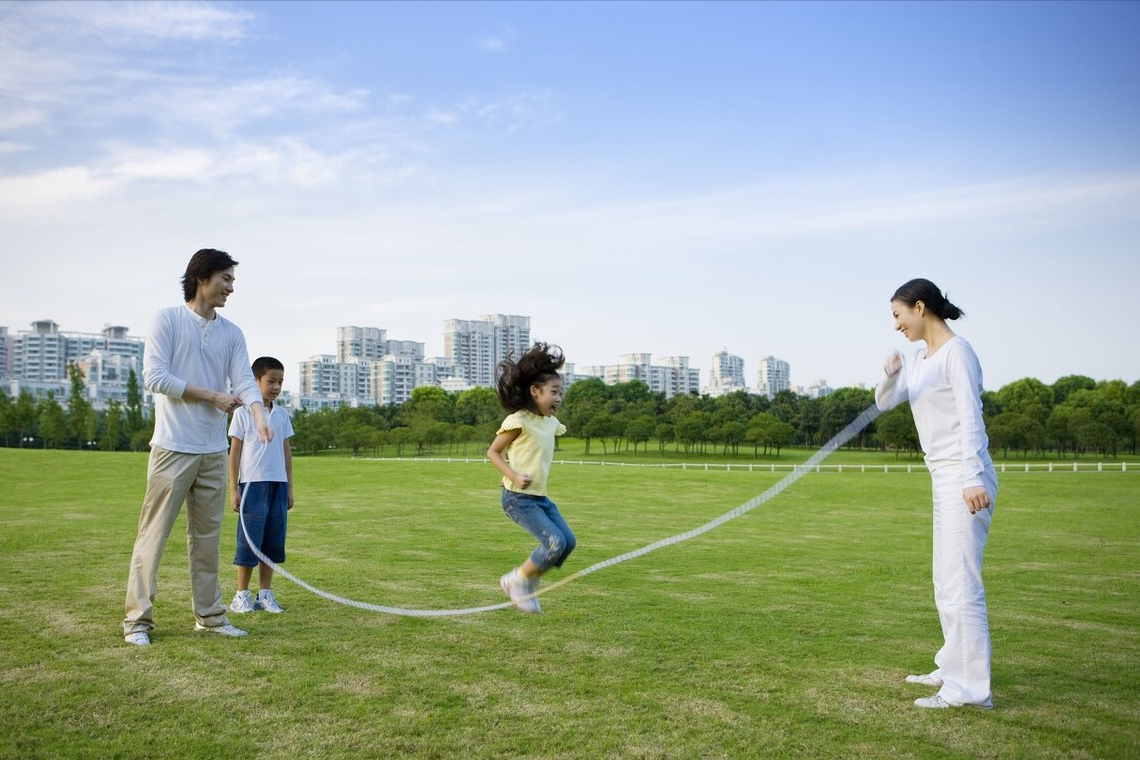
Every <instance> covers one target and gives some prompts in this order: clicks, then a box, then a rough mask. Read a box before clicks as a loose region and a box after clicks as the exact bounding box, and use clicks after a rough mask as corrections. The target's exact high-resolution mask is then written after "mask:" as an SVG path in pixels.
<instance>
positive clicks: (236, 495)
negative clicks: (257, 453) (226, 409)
mask: <svg viewBox="0 0 1140 760" xmlns="http://www.w3.org/2000/svg"><path fill="white" fill-rule="evenodd" d="M240 467H241V439H240V438H238V437H237V436H236V435H231V436H230V503H231V504H233V507H234V511H235V512H238V511H240V510H241V486H240V485H238V472H239V469H240Z"/></svg>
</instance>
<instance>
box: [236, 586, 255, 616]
mask: <svg viewBox="0 0 1140 760" xmlns="http://www.w3.org/2000/svg"><path fill="white" fill-rule="evenodd" d="M254 609H256V608H255V607H254V606H253V596H252V595H251V594H250V593H249V589H246V590H245V591H239V592H237V593H236V594H234V600H233V601H232V602H230V612H237V613H238V614H241V615H244V614H245V613H247V612H253V611H254Z"/></svg>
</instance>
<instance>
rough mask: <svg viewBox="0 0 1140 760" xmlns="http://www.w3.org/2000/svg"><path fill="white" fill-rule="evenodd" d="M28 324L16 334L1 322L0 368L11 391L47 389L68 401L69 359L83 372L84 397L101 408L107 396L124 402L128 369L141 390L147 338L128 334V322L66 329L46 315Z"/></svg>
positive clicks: (44, 392)
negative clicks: (92, 330)
mask: <svg viewBox="0 0 1140 760" xmlns="http://www.w3.org/2000/svg"><path fill="white" fill-rule="evenodd" d="M31 328H32V329H31V330H22V331H19V332H17V333H16V334H15V335H10V334H9V333H8V329H7V328H0V331H2V334H0V368H2V369H0V373H2V374H4V375H6V381H5V385H6V388H7V389H8V392H9V393H10V394H11V395H17V394H19V393H20V391H22V390H27V391H29V392H31V393H32V395H34V396H38V397H42V396H46V395H47V394H48V393H49V392H51V393H54V394H55V397H56V398H57V399H59V401H60V403H63V404H66V402H67V396H68V394H69V393H70V390H71V381H70V378H69V377H68V374H67V368H68V366H69V365H70V364H75V365H76V366H78V367H79V368H80V370H81V371H82V372H83V374H84V378H85V384H86V386H87V396H88V399H89V400H90V401H91V403H92V405H93V406H94V407H95V408H96V409H100V410H102V409H105V408H106V406H107V404H108V403H109V402H110V401H111V400H117V401H119V402H120V403H125V402H126V399H127V389H128V385H129V382H130V374H131V371H132V370H133V371H134V373H135V376H136V381H137V382H138V384H139V390H140V392H141V391H142V362H143V351H144V349H145V347H146V341H145V340H144V339H143V338H136V337H132V336H131V335H130V334H129V331H128V328H126V327H123V326H121V325H108V326H107V327H104V328H103V331H102V332H99V333H81V332H64V331H61V330H60V329H59V325H58V324H57V323H56V322H54V321H52V320H50V319H42V320H37V321H35V322H32V323H31ZM142 402H143V403H144V404H148V403H149V397H148V394H145V393H143V394H142Z"/></svg>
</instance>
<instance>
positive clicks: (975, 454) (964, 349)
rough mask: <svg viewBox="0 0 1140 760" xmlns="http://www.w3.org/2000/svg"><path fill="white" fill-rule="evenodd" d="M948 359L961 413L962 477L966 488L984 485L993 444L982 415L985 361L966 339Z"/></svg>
mask: <svg viewBox="0 0 1140 760" xmlns="http://www.w3.org/2000/svg"><path fill="white" fill-rule="evenodd" d="M946 359H947V361H946V371H947V373H948V374H949V380H950V387H951V388H952V389H953V392H954V407H955V411H956V413H957V415H958V435H959V446H960V448H961V452H962V481H963V484H964V487H966V488H969V487H971V486H981V485H983V481H982V473H983V472H984V471H985V467H986V465H985V459H986V454H987V450H988V449H989V445H990V442H989V437H988V436H987V435H986V423H985V420H984V419H983V418H982V365H981V363H980V362H979V361H978V357H977V355H976V354H975V353H974V351H973V349H972V348H970V346H969V345H968V344H964V343H958V344H957V345H954V346H951V352H950V355H949V356H948V357H946Z"/></svg>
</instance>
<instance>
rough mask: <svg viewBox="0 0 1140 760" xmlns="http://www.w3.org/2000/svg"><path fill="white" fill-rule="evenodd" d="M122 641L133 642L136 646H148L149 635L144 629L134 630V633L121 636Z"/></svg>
mask: <svg viewBox="0 0 1140 760" xmlns="http://www.w3.org/2000/svg"><path fill="white" fill-rule="evenodd" d="M123 641H125V642H127V643H128V644H134V645H135V646H136V647H149V646H150V636H148V635H147V632H146V631H135V632H134V633H128V634H127V635H126V636H124V637H123Z"/></svg>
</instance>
